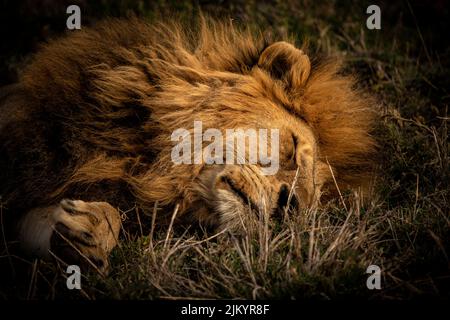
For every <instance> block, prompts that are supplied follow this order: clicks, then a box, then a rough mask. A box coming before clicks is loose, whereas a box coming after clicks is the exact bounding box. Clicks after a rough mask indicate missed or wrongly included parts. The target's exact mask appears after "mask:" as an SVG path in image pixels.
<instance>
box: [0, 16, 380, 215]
mask: <svg viewBox="0 0 450 320" xmlns="http://www.w3.org/2000/svg"><path fill="white" fill-rule="evenodd" d="M200 20H201V22H200V23H199V26H198V28H197V29H196V30H192V29H189V31H188V29H186V27H185V26H182V25H179V24H177V23H159V24H152V25H149V24H147V23H144V22H142V21H139V20H137V19H132V20H108V21H106V22H103V23H100V24H97V25H96V26H95V27H94V28H84V29H83V30H82V31H79V32H78V31H77V32H73V33H72V34H71V35H70V36H67V37H64V38H61V39H58V40H55V41H52V42H50V43H49V44H47V45H45V46H44V47H43V48H42V50H40V51H39V52H38V53H37V54H36V55H35V57H34V59H33V62H32V63H31V64H30V65H29V66H28V67H27V68H26V69H25V70H24V72H23V74H22V76H21V79H20V82H19V84H18V85H17V87H16V88H15V90H16V92H17V94H16V95H15V96H14V99H16V100H17V98H16V96H20V99H19V100H17V102H14V103H13V102H11V101H12V100H11V99H13V98H10V100H9V102H8V98H7V97H6V98H3V99H4V100H5V99H6V100H7V102H6V103H3V106H2V107H1V108H2V114H3V115H2V116H1V118H2V119H1V120H2V121H0V125H1V127H0V141H1V148H2V150H1V152H2V155H4V156H2V160H1V161H2V163H1V165H2V167H1V170H0V171H1V172H0V174H1V175H2V177H1V178H2V179H1V190H0V192H1V193H2V196H3V201H6V203H7V206H8V207H9V208H12V209H14V210H15V211H16V212H25V211H27V210H30V209H32V208H35V207H39V206H45V205H51V204H54V203H57V202H58V201H60V200H61V199H63V198H73V199H81V200H84V201H106V202H109V203H111V204H112V205H113V206H114V207H120V208H122V209H128V208H130V207H132V206H133V205H134V204H137V205H138V206H139V207H140V208H142V209H143V210H147V211H151V210H153V207H154V205H155V203H156V202H157V203H158V206H159V207H160V208H163V209H164V210H163V211H164V212H167V214H168V215H170V214H171V212H172V210H173V209H174V207H175V206H176V205H178V206H179V207H178V209H179V211H178V212H179V215H183V214H186V213H189V212H190V213H192V212H193V211H195V212H194V213H195V214H197V215H198V216H205V215H208V210H205V209H204V208H202V207H201V205H200V206H198V205H197V204H198V203H201V201H203V200H205V199H206V198H207V197H209V196H210V195H205V193H207V191H205V190H203V191H202V190H200V189H202V185H204V184H205V183H206V184H207V182H204V181H202V179H203V178H202V174H203V172H205V170H208V169H207V168H206V169H205V166H203V165H178V166H177V165H174V164H173V162H172V161H171V159H170V154H171V152H170V151H171V148H172V147H173V142H171V141H170V135H171V133H172V132H173V131H174V130H175V129H178V128H186V129H191V128H192V126H193V121H194V120H202V121H203V126H204V128H208V127H213V128H219V129H225V128H242V127H244V128H259V127H267V128H281V129H283V127H286V128H289V130H294V131H295V130H296V128H297V129H298V130H297V131H296V134H297V135H298V136H299V139H300V143H302V142H303V144H304V145H306V146H307V148H306V147H305V148H306V149H305V150H304V152H305V155H310V157H311V159H312V160H311V165H308V164H304V166H305V168H306V167H308V168H309V167H311V170H312V171H311V172H313V171H316V170H317V171H318V172H317V173H314V175H315V176H314V177H312V178H311V179H312V180H314V179H316V178H317V177H318V176H317V175H321V176H320V177H321V178H320V179H321V180H323V181H321V183H322V184H323V185H324V186H328V188H329V191H328V192H329V193H330V194H332V193H333V192H332V189H333V188H334V182H333V181H332V179H331V175H330V172H329V169H330V168H329V167H328V164H330V166H331V168H332V170H333V172H334V174H335V176H336V179H337V182H338V185H339V187H341V188H343V189H345V188H358V187H360V186H362V187H364V186H366V185H367V183H368V181H369V174H370V173H371V170H370V168H371V164H372V163H371V154H372V152H373V149H374V140H373V138H372V137H371V135H370V132H371V130H372V127H373V124H374V109H373V102H372V100H371V99H370V98H367V96H366V95H364V94H363V93H362V92H360V91H359V90H357V89H355V80H354V79H353V78H352V77H349V76H342V75H340V74H339V72H340V66H339V64H337V63H335V62H327V63H322V64H318V65H314V66H313V67H312V68H311V65H310V62H309V59H308V56H306V55H305V54H304V53H303V52H302V51H301V50H299V49H297V48H295V46H294V44H293V43H292V42H290V41H289V40H287V39H277V40H281V42H280V41H278V42H277V41H275V40H274V39H267V38H264V37H263V36H261V35H258V34H254V33H252V32H250V31H245V30H240V29H239V28H237V27H235V26H233V25H232V24H231V23H218V22H212V21H207V19H200ZM16 100H14V101H16ZM13 109H14V110H25V111H23V112H21V113H20V114H19V115H12V112H13ZM285 136H286V135H283V133H282V141H281V144H282V146H281V147H282V148H283V147H284V149H283V150H284V151H285V152H288V151H289V150H288V149H289V148H291V146H290V145H289V144H290V143H291V142H290V140H289V139H290V138H289V137H285ZM303 138H304V141H303V140H302V139H303ZM301 145H302V144H301ZM301 158H302V159H303V156H302V157H301ZM307 158H308V157H307V156H305V159H307ZM282 159H283V158H282ZM282 161H283V160H282ZM298 161H299V163H300V162H301V161H302V160H298ZM308 161H309V160H308ZM312 166H314V167H312ZM295 169H296V167H289V169H284V167H283V164H282V169H281V172H280V173H279V175H277V178H279V179H278V180H280V181H284V182H287V181H285V180H291V179H292V178H293V173H295ZM308 170H309V169H308ZM288 171H289V172H288ZM319 171H320V172H319ZM308 174H309V173H308ZM322 192H325V193H326V192H327V190H325V187H324V189H323V190H322ZM250 196H251V195H250ZM206 200H207V199H206ZM206 200H205V201H206Z"/></svg>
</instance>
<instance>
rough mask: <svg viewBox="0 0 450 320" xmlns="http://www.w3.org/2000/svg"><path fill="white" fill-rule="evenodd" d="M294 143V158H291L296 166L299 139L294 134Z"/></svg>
mask: <svg viewBox="0 0 450 320" xmlns="http://www.w3.org/2000/svg"><path fill="white" fill-rule="evenodd" d="M292 143H293V146H294V151H293V153H292V157H291V159H290V160H291V161H293V162H294V164H296V155H297V148H298V139H297V137H296V136H295V135H294V134H292Z"/></svg>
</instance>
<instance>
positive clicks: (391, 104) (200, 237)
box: [0, 0, 450, 299]
mask: <svg viewBox="0 0 450 320" xmlns="http://www.w3.org/2000/svg"><path fill="white" fill-rule="evenodd" d="M355 2H356V1H355ZM339 3H340V4H341V7H338V5H337V4H336V3H335V2H334V1H331V2H328V3H327V4H325V3H320V4H319V3H317V2H315V1H306V0H305V1H292V0H291V1H270V2H267V3H265V4H260V2H259V1H225V2H223V4H222V5H218V4H216V3H214V2H212V1H211V2H210V1H201V7H202V9H203V11H205V12H207V13H209V14H211V15H218V16H222V15H223V14H227V15H229V16H231V17H232V18H234V19H235V20H236V21H237V22H238V23H244V24H250V25H252V26H253V27H255V28H258V29H263V30H272V32H274V33H288V34H291V35H293V36H295V37H296V38H297V39H298V41H299V44H300V43H301V42H302V41H303V40H304V39H307V40H308V41H309V44H310V45H309V51H310V56H311V57H314V56H318V55H327V56H336V57H339V58H342V59H344V61H345V71H344V72H353V73H356V74H357V75H358V76H359V79H360V85H361V86H362V87H365V88H366V89H367V90H368V91H369V92H371V93H372V94H374V95H375V96H376V97H377V99H378V101H379V105H380V115H381V121H380V124H379V126H378V128H377V140H378V142H379V145H380V148H379V152H380V159H379V167H378V174H377V177H378V179H377V183H376V185H377V187H376V190H375V197H374V198H373V200H372V201H371V202H369V203H368V204H365V205H364V206H361V205H360V203H361V201H360V199H359V197H358V194H357V193H349V194H346V195H344V197H346V198H348V199H349V202H351V203H352V205H351V206H349V207H348V208H347V209H346V208H344V207H343V206H342V204H341V202H340V201H339V200H337V201H335V202H332V203H329V204H327V205H326V206H325V207H324V208H321V209H320V210H317V211H302V212H298V213H296V214H291V215H290V216H287V217H285V219H284V220H283V221H280V222H268V221H263V220H256V221H249V223H248V233H247V235H245V236H242V237H240V238H235V237H233V236H230V235H226V234H221V235H219V236H217V237H213V238H211V239H207V240H205V238H206V237H208V236H212V234H209V235H208V236H205V235H204V234H203V233H202V232H199V231H198V230H188V231H187V232H186V233H183V230H157V231H155V232H154V233H153V234H151V232H150V231H151V229H150V222H151V213H149V214H148V215H146V216H143V217H141V220H142V221H141V224H140V226H139V228H137V230H138V231H137V232H135V233H132V232H128V233H124V237H123V239H122V241H121V244H120V247H118V248H116V249H115V250H114V252H113V255H112V257H111V266H112V270H111V273H110V275H109V276H108V277H106V278H105V277H102V276H100V275H98V274H96V273H95V272H93V273H90V274H88V275H86V277H85V278H83V280H82V290H81V291H76V292H74V291H68V290H67V289H66V287H65V280H64V277H65V273H64V272H63V269H62V266H56V267H55V265H54V264H48V263H46V262H43V261H31V262H22V263H20V267H19V269H18V270H16V274H17V275H16V278H14V279H13V280H11V283H13V284H12V285H10V286H9V287H6V288H5V289H2V290H1V291H0V292H1V295H2V296H3V297H4V298H8V297H15V298H39V299H80V298H82V299H102V298H114V299H155V298H166V299H176V298H258V299H262V298H288V299H290V298H315V299H333V298H345V297H355V296H359V297H363V298H364V299H408V298H412V297H416V296H439V297H447V298H448V297H449V293H450V271H449V255H450V250H449V248H450V237H449V236H450V232H449V231H450V204H449V201H450V173H449V159H450V158H449V143H448V133H449V132H448V120H449V116H448V104H449V100H450V94H449V88H450V81H449V76H448V73H449V64H450V59H449V58H450V56H449V54H450V51H449V47H448V44H447V43H446V42H444V40H443V38H444V37H445V35H444V34H442V30H444V29H441V28H442V24H444V25H445V23H447V24H448V22H446V21H444V20H445V18H446V16H445V14H446V13H448V9H447V8H444V9H439V8H438V7H436V8H434V7H433V6H432V5H430V6H429V8H428V10H435V11H434V13H435V14H436V17H435V20H432V21H433V23H429V22H428V23H427V21H428V20H427V12H422V11H420V10H422V9H423V8H422V7H416V6H410V5H408V3H407V2H403V3H399V4H395V5H388V3H386V4H381V5H380V6H381V8H382V30H373V31H371V30H368V29H366V28H365V19H366V17H367V15H366V14H365V8H366V7H367V6H368V5H369V4H370V3H364V2H363V3H360V2H356V3H352V2H349V1H344V2H343V4H342V3H341V2H339ZM436 3H437V2H436ZM436 6H437V5H436ZM421 8H422V9H421ZM433 8H434V9H433ZM44 9H45V8H44ZM44 9H42V10H44ZM196 10H197V6H196V4H192V3H190V2H188V1H181V2H180V1H177V2H175V1H168V2H165V1H157V2H152V3H151V4H150V2H147V1H138V2H131V1H119V2H118V4H115V5H109V4H108V3H107V2H100V3H99V4H96V5H92V7H89V8H88V12H89V16H88V17H87V18H86V21H87V23H91V22H93V21H95V20H97V19H100V18H101V17H103V16H108V15H115V16H123V15H127V14H130V12H134V13H136V14H138V15H140V16H143V17H146V18H147V19H150V20H152V19H157V18H158V17H161V16H162V17H164V16H165V15H167V14H168V13H170V12H173V11H176V12H177V13H178V14H181V16H183V17H184V18H189V17H190V16H192V15H193V14H195V12H196ZM442 10H444V11H442ZM50 15H51V14H50ZM439 17H440V18H441V20H439ZM58 19H60V18H55V21H59V20H58ZM442 19H444V20H442ZM32 25H33V26H35V25H36V23H33V24H32ZM50 30H53V32H54V33H53V34H57V33H58V32H59V31H60V30H59V29H58V27H57V26H54V25H52V24H50ZM36 34H38V33H37V32H36V33H35V34H34V35H32V36H30V38H32V39H36V37H37V38H38V39H39V36H36ZM51 34H52V33H51ZM27 53H28V51H27V49H24V50H23V51H21V52H12V51H11V52H10V53H8V59H6V60H4V61H6V62H4V64H5V63H9V62H8V61H14V66H6V67H5V66H4V65H2V69H7V70H13V71H14V72H15V71H16V70H18V69H20V67H17V66H16V64H15V61H23V60H24V59H25V60H26V57H27ZM18 65H20V63H18ZM9 78H14V75H12V76H10V77H9ZM350 200H351V201H350ZM140 230H142V234H141V231H140ZM166 239H167V240H166ZM2 259H3V260H4V259H5V258H4V257H3V258H2ZM370 264H376V265H378V266H380V267H381V270H382V290H373V291H371V290H368V289H367V288H366V279H367V276H368V275H367V274H366V273H365V270H366V268H367V267H368V266H369V265H370ZM55 271H56V272H55Z"/></svg>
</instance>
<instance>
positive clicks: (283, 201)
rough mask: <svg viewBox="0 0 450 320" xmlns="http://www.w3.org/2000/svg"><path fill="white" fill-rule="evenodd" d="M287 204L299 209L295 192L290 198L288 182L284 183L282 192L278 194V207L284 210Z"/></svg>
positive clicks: (293, 208) (290, 207) (291, 207)
mask: <svg viewBox="0 0 450 320" xmlns="http://www.w3.org/2000/svg"><path fill="white" fill-rule="evenodd" d="M287 206H289V207H288V209H291V210H296V209H298V206H299V202H298V200H297V197H296V196H295V194H292V196H291V198H290V199H289V187H288V185H287V184H283V185H282V186H281V188H280V192H279V194H278V203H277V207H278V209H281V210H283V209H285V208H286V207H287Z"/></svg>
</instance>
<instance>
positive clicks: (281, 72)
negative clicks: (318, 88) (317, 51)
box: [258, 41, 311, 88]
mask: <svg viewBox="0 0 450 320" xmlns="http://www.w3.org/2000/svg"><path fill="white" fill-rule="evenodd" d="M258 67H260V68H261V69H264V70H266V71H267V72H269V73H270V75H271V76H272V77H273V78H275V79H279V80H282V81H283V82H285V83H286V85H287V86H288V87H291V88H296V87H301V86H303V85H305V83H306V81H307V80H308V77H309V73H310V71H311V63H310V61H309V58H308V56H307V55H306V54H305V53H304V52H303V51H302V50H300V49H297V48H296V47H294V46H293V45H292V44H290V43H287V42H284V41H280V42H275V43H273V44H271V45H270V46H268V47H267V48H266V49H264V51H263V52H262V53H261V55H260V57H259V60H258Z"/></svg>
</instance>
